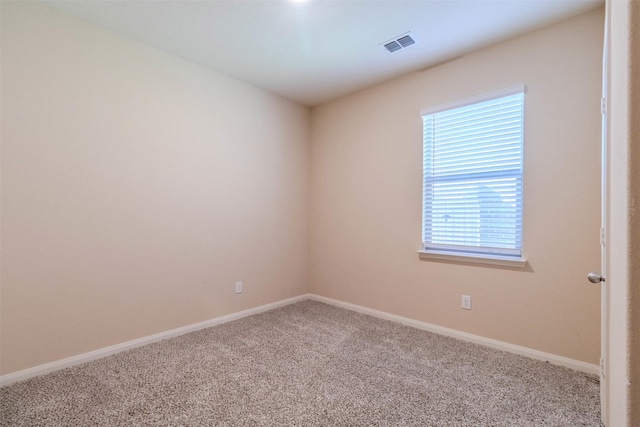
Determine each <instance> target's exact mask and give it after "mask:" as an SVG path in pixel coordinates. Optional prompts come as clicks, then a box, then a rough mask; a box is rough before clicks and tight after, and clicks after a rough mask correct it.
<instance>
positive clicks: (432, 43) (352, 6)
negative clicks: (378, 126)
mask: <svg viewBox="0 0 640 427" xmlns="http://www.w3.org/2000/svg"><path fill="white" fill-rule="evenodd" d="M46 3H47V4H49V5H50V6H52V7H54V8H56V9H59V10H61V11H65V12H68V13H70V14H73V15H76V16H78V17H80V18H83V19H85V20H87V21H90V22H92V23H94V24H97V25H99V26H103V27H106V28H109V29H111V30H113V31H115V32H118V33H121V34H124V35H127V36H130V37H132V38H134V39H137V40H139V41H142V42H144V43H147V44H149V45H151V46H155V47H157V48H159V49H162V50H164V51H166V52H169V53H172V54H175V55H178V56H181V57H183V58H185V59H188V60H191V61H193V62H195V63H198V64H201V65H204V66H206V67H209V68H211V69H213V70H216V71H218V72H220V73H223V74H226V75H228V76H231V77H234V78H237V79H239V80H243V81H245V82H248V83H251V84H253V85H256V86H259V87H261V88H264V89H266V90H269V91H271V92H273V93H276V94H278V95H281V96H283V97H285V98H289V99H291V100H293V101H296V102H299V103H300V104H303V105H308V106H313V105H317V104H320V103H323V102H325V101H328V100H331V99H334V98H337V97H339V96H341V95H345V94H347V93H350V92H354V91H356V90H359V89H362V88H365V87H367V86H371V85H373V84H376V83H379V82H381V81H384V80H387V79H389V78H391V77H395V76H398V75H402V74H405V73H408V72H411V71H415V70H419V69H423V68H427V67H430V66H433V65H435V64H438V63H441V62H443V61H446V60H449V59H452V58H455V57H458V56H460V55H463V54H465V53H468V52H471V51H473V50H476V49H478V48H481V47H484V46H487V45H490V44H493V43H496V42H499V41H501V40H505V39H507V38H511V37H514V36H517V35H520V34H523V33H526V32H529V31H532V30H535V29H537V28H540V27H543V26H545V25H549V24H551V23H554V22H558V21H561V20H563V19H566V18H568V17H571V16H574V15H578V14H580V13H583V12H586V11H588V10H591V9H594V8H597V7H598V6H600V5H602V4H603V3H604V0H412V1H405V0H349V1H347V0H342V1H339V0H309V1H308V2H306V3H297V2H293V1H290V0H262V1H259V0H254V1H248V0H210V1H194V0H181V1H177V0H173V1H171V0H169V1H166V0H165V1H142V0H134V1H128V0H124V1H113V0H108V1H103V0H94V1H88V0H85V1H77V0H75V1H58V0H56V1H47V2H46ZM408 31H411V32H412V36H413V37H414V38H415V39H416V41H417V43H416V44H414V45H412V46H409V47H408V48H406V49H402V50H400V51H397V52H395V53H388V52H387V51H386V50H384V49H383V48H382V47H380V44H381V43H383V42H386V41H388V40H389V39H392V38H395V37H396V36H399V35H402V34H404V33H406V32H408Z"/></svg>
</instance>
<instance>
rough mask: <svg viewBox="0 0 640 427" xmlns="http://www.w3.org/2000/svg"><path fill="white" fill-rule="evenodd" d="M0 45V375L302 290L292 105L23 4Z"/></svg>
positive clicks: (304, 124) (302, 131)
mask: <svg viewBox="0 0 640 427" xmlns="http://www.w3.org/2000/svg"><path fill="white" fill-rule="evenodd" d="M1 48H2V51H1V53H2V69H1V73H2V74H1V78H2V80H1V83H2V101H1V102H2V104H1V108H2V131H1V132H2V133H1V139H2V288H1V292H0V294H1V298H2V300H1V304H2V305H1V322H2V323H1V333H2V334H1V337H0V338H1V354H0V359H1V373H2V374H7V373H11V372H14V371H17V370H21V369H24V368H28V367H33V366H35V365H39V364H42V363H45V362H51V361H54V360H58V359H62V358H65V357H68V356H72V355H77V354H80V353H83V352H87V351H90V350H95V349H98V348H102V347H105V346H109V345H112V344H116V343H121V342H124V341H127V340H131V339H135V338H138V337H142V336H146V335H150V334H153V333H157V332H161V331H166V330H169V329H172V328H176V327H179V326H183V325H188V324H192V323H195V322H198V321H203V320H207V319H210V318H213V317H216V316H220V315H224V314H227V313H232V312H237V311H240V310H243V309H246V308H250V307H254V306H258V305H261V304H265V303H269V302H273V301H278V300H282V299H285V298H288V297H293V296H296V295H300V294H303V293H304V292H306V286H307V277H308V272H307V265H308V256H307V253H308V203H307V197H308V196H307V195H308V172H309V168H308V165H309V161H308V155H309V151H308V132H309V122H308V120H309V112H308V110H307V109H306V108H303V107H300V106H298V105H296V104H293V103H291V102H289V101H286V100H283V99H281V98H279V97H276V96H274V95H272V94H269V93H267V92H265V91H262V90H259V89H257V88H255V87H252V86H249V85H246V84H244V83H241V82H238V81H236V80H233V79H230V78H227V77H225V76H222V75H220V74H216V73H214V72H211V71H209V70H206V69H204V68H201V67H199V66H196V65H194V64H191V63H189V62H186V61H183V60H180V59H178V58H176V57H173V56H171V55H168V54H165V53H163V52H161V51H159V50H155V49H153V48H150V47H147V46H145V45H142V44H138V43H135V42H132V41H130V40H128V39H126V38H123V37H119V36H117V35H114V34H113V33H110V32H107V31H103V30H101V29H98V28H96V27H93V26H90V25H88V24H85V23H83V22H80V21H78V20H76V19H74V18H71V17H68V16H66V15H63V14H61V13H59V12H56V11H53V10H50V9H48V8H46V7H44V6H39V5H37V4H34V3H30V2H20V3H13V2H2V46H1ZM237 280H243V281H244V285H245V291H244V293H243V294H241V295H235V294H234V292H233V284H234V282H235V281H237Z"/></svg>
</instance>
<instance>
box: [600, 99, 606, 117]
mask: <svg viewBox="0 0 640 427" xmlns="http://www.w3.org/2000/svg"><path fill="white" fill-rule="evenodd" d="M600 114H602V115H603V116H606V115H607V98H600Z"/></svg>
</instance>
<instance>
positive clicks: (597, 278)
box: [587, 8, 609, 423]
mask: <svg viewBox="0 0 640 427" xmlns="http://www.w3.org/2000/svg"><path fill="white" fill-rule="evenodd" d="M608 54H609V11H608V8H607V12H606V15H605V24H604V46H603V49H602V99H601V100H600V101H601V108H600V111H601V123H602V125H601V128H602V133H601V141H602V142H601V171H600V173H601V182H600V190H601V193H600V194H601V200H600V212H601V213H600V272H599V273H595V272H591V273H589V274H588V275H587V278H588V279H589V281H590V282H592V283H599V284H600V300H601V303H600V407H601V415H602V421H603V423H604V422H606V420H607V410H608V406H607V405H608V398H607V396H608V387H607V378H606V375H607V370H606V368H607V364H606V361H607V359H608V358H607V352H608V341H607V337H608V335H607V318H608V317H607V316H608V313H607V310H608V304H607V296H608V295H607V282H606V281H605V277H606V274H607V253H606V250H607V247H606V224H607V179H606V177H607V170H606V165H607V146H608V134H607V85H608V78H607V76H608V73H607V68H608V61H607V59H608Z"/></svg>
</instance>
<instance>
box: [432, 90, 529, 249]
mask: <svg viewBox="0 0 640 427" xmlns="http://www.w3.org/2000/svg"><path fill="white" fill-rule="evenodd" d="M523 104H524V93H523V92H522V91H521V92H519V93H515V94H511V95H508V96H502V97H499V98H494V99H489V100H484V101H481V102H475V103H472V104H469V105H463V106H460V107H457V108H451V109H447V110H441V111H437V112H435V113H433V114H425V115H423V116H422V118H423V144H424V145H423V148H424V157H423V169H424V187H423V215H422V218H423V235H422V238H423V239H422V241H423V248H424V249H425V250H440V251H449V252H453V253H455V252H463V253H478V254H499V255H513V256H520V255H521V249H522V139H523Z"/></svg>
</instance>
